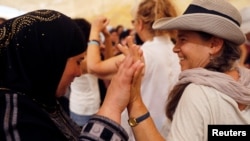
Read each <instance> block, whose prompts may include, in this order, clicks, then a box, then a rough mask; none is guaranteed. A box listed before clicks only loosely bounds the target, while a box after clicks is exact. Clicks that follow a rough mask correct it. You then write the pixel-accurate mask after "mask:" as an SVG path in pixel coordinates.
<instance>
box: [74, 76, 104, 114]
mask: <svg viewBox="0 0 250 141" xmlns="http://www.w3.org/2000/svg"><path fill="white" fill-rule="evenodd" d="M70 87H71V89H70V91H71V93H70V96H69V101H70V102H69V108H70V110H71V111H72V112H74V113H76V114H79V115H93V114H95V113H96V112H97V111H98V110H99V108H100V102H101V100H100V91H99V85H98V78H97V77H96V76H94V75H92V74H83V75H81V76H80V77H76V78H75V79H74V81H73V82H72V83H71V86H70Z"/></svg>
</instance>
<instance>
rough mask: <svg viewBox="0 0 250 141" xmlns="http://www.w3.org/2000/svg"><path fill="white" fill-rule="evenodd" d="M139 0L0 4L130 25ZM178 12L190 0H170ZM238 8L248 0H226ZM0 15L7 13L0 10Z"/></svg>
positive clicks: (2, 0)
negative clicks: (99, 18) (107, 19)
mask: <svg viewBox="0 0 250 141" xmlns="http://www.w3.org/2000/svg"><path fill="white" fill-rule="evenodd" d="M139 1H140V0H0V5H4V6H8V7H12V8H16V9H17V10H18V11H24V12H27V11H31V10H35V9H44V8H46V9H54V10H58V11H60V12H62V13H64V14H66V15H68V16H70V17H73V18H76V17H83V18H86V19H87V20H89V21H91V20H93V18H94V17H95V16H97V15H105V16H107V17H108V18H109V19H111V23H110V25H111V26H116V25H118V24H123V25H125V26H126V27H131V26H132V25H131V23H130V21H131V19H132V16H131V8H132V7H134V6H135V5H136V3H138V2H139ZM172 1H173V3H174V4H175V6H176V8H177V11H178V13H179V14H181V13H182V12H183V10H184V9H185V8H186V7H187V5H188V4H189V3H190V2H191V0H172ZM228 1H229V2H231V3H232V4H233V5H235V6H236V7H237V8H238V9H241V8H243V7H245V6H250V0H228ZM0 12H1V13H0V16H2V15H4V14H7V13H6V12H3V11H0Z"/></svg>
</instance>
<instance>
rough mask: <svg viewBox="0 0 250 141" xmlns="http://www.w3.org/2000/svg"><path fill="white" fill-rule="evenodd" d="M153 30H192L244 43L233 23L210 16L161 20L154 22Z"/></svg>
mask: <svg viewBox="0 0 250 141" xmlns="http://www.w3.org/2000/svg"><path fill="white" fill-rule="evenodd" d="M153 29H168V30H172V29H176V30H193V31H203V32H206V33H210V34H212V35H214V36H217V37H220V38H223V39H226V40H228V41H231V42H232V43H235V44H236V45H240V44H242V43H244V42H245V34H244V33H243V32H242V30H241V29H240V27H239V26H237V25H236V24H235V23H234V22H232V21H230V20H228V19H226V18H223V17H220V16H217V15H212V14H203V13H198V14H185V15H181V16H179V17H176V18H172V19H169V18H161V19H158V20H156V21H155V22H154V24H153Z"/></svg>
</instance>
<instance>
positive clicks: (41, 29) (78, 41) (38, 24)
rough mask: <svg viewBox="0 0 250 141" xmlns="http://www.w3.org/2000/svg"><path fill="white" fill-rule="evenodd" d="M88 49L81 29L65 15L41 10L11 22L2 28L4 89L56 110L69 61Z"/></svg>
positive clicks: (0, 65)
mask: <svg viewBox="0 0 250 141" xmlns="http://www.w3.org/2000/svg"><path fill="white" fill-rule="evenodd" d="M86 46H87V41H86V40H85V37H84V35H83V34H82V32H81V31H80V29H79V27H78V26H77V25H76V24H75V23H74V22H73V21H72V20H71V18H69V17H67V16H65V15H64V14H62V13H59V12H56V11H53V10H37V11H33V12H29V13H27V14H24V15H22V16H19V17H16V18H13V19H10V20H8V21H6V22H5V23H4V24H2V25H0V87H2V88H8V89H11V90H14V91H18V92H21V93H24V94H25V95H28V96H30V97H32V98H34V99H35V100H36V101H38V102H39V103H41V104H43V105H46V106H48V107H50V106H54V105H55V103H56V97H55V93H56V89H57V86H58V84H59V81H60V79H61V76H62V74H63V71H64V68H65V65H66V61H67V59H68V58H69V57H72V56H75V55H78V54H80V53H82V52H83V51H84V50H85V48H86Z"/></svg>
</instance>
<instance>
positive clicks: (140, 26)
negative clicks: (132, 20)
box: [137, 18, 144, 31]
mask: <svg viewBox="0 0 250 141" xmlns="http://www.w3.org/2000/svg"><path fill="white" fill-rule="evenodd" d="M137 22H138V28H139V30H140V31H141V30H143V28H144V26H143V21H142V20H141V19H139V18H138V21H137Z"/></svg>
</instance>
